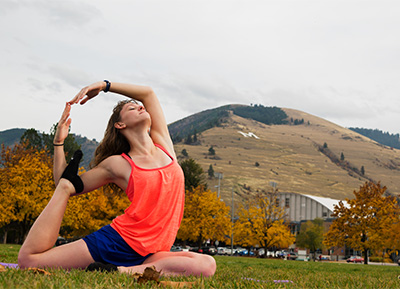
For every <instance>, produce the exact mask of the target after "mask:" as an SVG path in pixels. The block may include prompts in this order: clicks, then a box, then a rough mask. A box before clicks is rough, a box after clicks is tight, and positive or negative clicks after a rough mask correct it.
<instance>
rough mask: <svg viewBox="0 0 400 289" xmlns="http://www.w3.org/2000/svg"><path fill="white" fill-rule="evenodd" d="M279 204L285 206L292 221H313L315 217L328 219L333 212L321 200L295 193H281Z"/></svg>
mask: <svg viewBox="0 0 400 289" xmlns="http://www.w3.org/2000/svg"><path fill="white" fill-rule="evenodd" d="M279 205H280V206H281V207H283V208H285V212H286V215H287V218H288V219H289V221H290V222H301V221H309V220H310V221H312V220H314V219H315V218H321V219H327V218H330V217H331V214H332V213H333V212H332V211H331V210H329V209H328V208H327V207H325V206H323V205H322V204H320V203H319V202H317V201H315V200H313V199H311V198H309V197H307V196H304V195H300V194H294V193H280V194H279Z"/></svg>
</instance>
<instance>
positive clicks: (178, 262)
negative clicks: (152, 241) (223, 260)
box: [118, 252, 217, 277]
mask: <svg viewBox="0 0 400 289" xmlns="http://www.w3.org/2000/svg"><path fill="white" fill-rule="evenodd" d="M150 266H155V268H156V270H157V271H160V270H161V274H162V275H166V276H176V275H185V276H190V275H193V276H204V277H211V276H213V275H214V273H215V270H216V268H217V265H216V263H215V259H214V258H213V257H211V256H209V255H203V254H198V253H193V252H157V253H155V254H153V255H152V256H150V257H149V258H148V259H146V261H145V262H144V263H143V264H142V265H138V266H133V267H118V270H119V271H120V272H123V273H130V274H133V273H143V271H144V269H145V268H146V267H150Z"/></svg>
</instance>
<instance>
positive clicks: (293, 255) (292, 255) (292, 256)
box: [286, 253, 298, 260]
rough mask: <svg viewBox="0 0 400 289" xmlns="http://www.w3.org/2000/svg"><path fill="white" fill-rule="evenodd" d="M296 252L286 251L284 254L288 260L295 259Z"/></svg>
mask: <svg viewBox="0 0 400 289" xmlns="http://www.w3.org/2000/svg"><path fill="white" fill-rule="evenodd" d="M297 257H298V256H297V254H296V253H287V254H286V258H287V259H288V260H296V259H297Z"/></svg>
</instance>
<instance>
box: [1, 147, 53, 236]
mask: <svg viewBox="0 0 400 289" xmlns="http://www.w3.org/2000/svg"><path fill="white" fill-rule="evenodd" d="M28 147H29V143H28V142H26V143H23V144H16V145H15V146H14V147H13V148H10V147H7V148H5V147H4V146H3V147H2V150H1V168H0V204H1V206H2V208H0V209H1V211H0V227H3V226H5V228H4V230H5V231H6V232H7V231H8V230H16V231H17V235H18V236H19V240H20V241H21V240H23V239H24V238H25V237H26V235H27V233H28V231H29V229H30V227H31V226H32V224H33V222H34V221H35V219H36V218H37V216H39V214H40V213H41V211H42V210H43V209H44V207H45V206H46V205H47V203H48V201H49V200H50V198H51V196H52V194H53V191H54V189H55V187H54V183H53V177H52V176H53V175H52V160H51V157H50V156H49V155H48V154H47V153H46V152H45V151H44V150H43V149H42V150H39V151H37V150H35V149H33V148H32V147H29V148H28Z"/></svg>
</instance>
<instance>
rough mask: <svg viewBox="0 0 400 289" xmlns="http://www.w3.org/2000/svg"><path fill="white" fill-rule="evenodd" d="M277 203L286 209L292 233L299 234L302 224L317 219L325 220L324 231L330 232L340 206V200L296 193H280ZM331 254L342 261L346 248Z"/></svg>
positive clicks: (345, 203) (344, 202)
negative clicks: (337, 207)
mask: <svg viewBox="0 0 400 289" xmlns="http://www.w3.org/2000/svg"><path fill="white" fill-rule="evenodd" d="M276 202H277V205H279V206H280V207H282V208H284V209H285V214H286V218H287V220H288V221H289V222H290V230H291V232H292V233H293V234H297V233H298V232H300V226H301V223H303V222H307V221H312V220H314V219H316V218H320V219H323V220H324V231H325V232H326V231H328V230H329V226H330V225H331V223H332V220H333V217H332V214H333V211H334V207H335V205H338V204H339V202H340V200H335V199H330V198H323V197H316V196H311V195H303V194H295V193H279V195H278V197H277V199H276ZM342 202H343V204H344V205H345V206H348V205H347V202H346V201H342ZM330 253H331V254H332V255H334V256H335V258H336V259H338V258H341V259H342V258H343V257H344V256H345V253H346V252H345V251H344V248H338V249H337V251H335V252H330ZM332 257H333V256H332Z"/></svg>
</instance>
